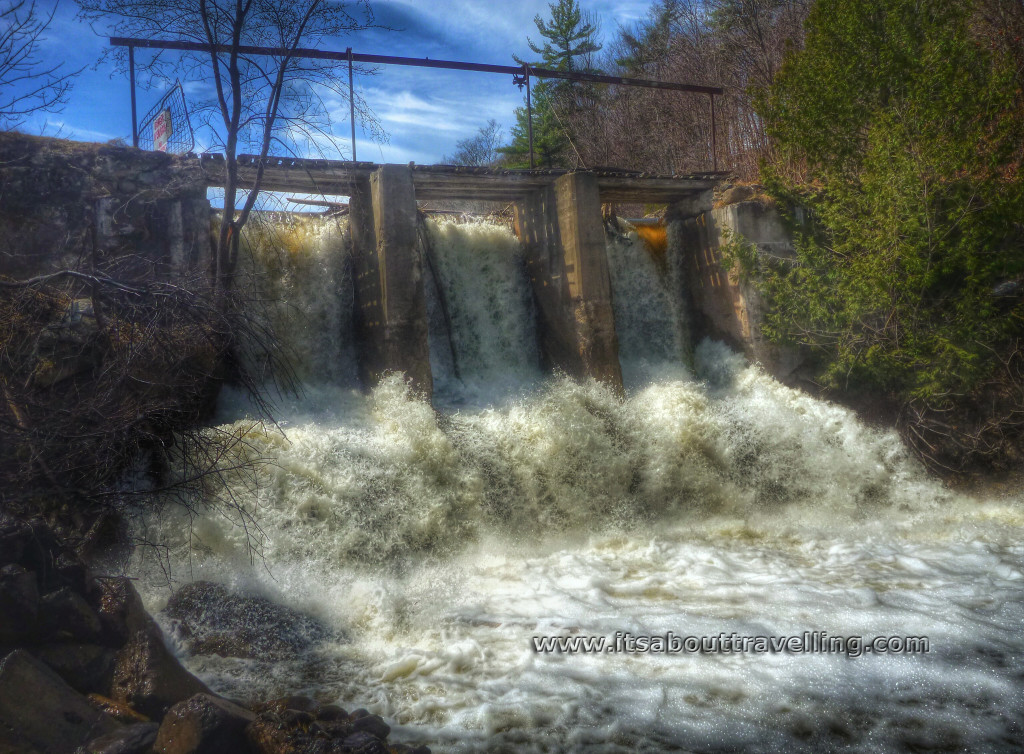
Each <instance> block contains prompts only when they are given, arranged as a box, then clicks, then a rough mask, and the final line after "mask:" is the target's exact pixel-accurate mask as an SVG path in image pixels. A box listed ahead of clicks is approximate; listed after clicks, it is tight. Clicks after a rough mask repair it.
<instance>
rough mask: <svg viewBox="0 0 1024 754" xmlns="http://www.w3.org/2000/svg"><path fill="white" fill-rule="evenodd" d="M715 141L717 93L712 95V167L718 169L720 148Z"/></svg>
mask: <svg viewBox="0 0 1024 754" xmlns="http://www.w3.org/2000/svg"><path fill="white" fill-rule="evenodd" d="M716 146H717V142H716V141H715V95H713V94H712V95H711V169H712V170H715V171H717V170H718V150H717V149H716Z"/></svg>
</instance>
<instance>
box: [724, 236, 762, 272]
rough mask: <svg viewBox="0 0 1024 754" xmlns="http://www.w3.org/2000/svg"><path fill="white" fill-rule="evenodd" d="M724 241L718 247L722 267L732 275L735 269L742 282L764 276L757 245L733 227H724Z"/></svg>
mask: <svg viewBox="0 0 1024 754" xmlns="http://www.w3.org/2000/svg"><path fill="white" fill-rule="evenodd" d="M721 233H722V242H721V244H720V245H719V247H718V253H719V254H720V255H721V264H722V269H723V270H725V272H726V274H729V275H731V274H732V273H733V271H734V270H735V272H736V276H737V278H738V279H739V281H740V282H741V283H748V282H750V281H751V280H754V279H757V278H759V277H761V276H762V274H763V273H762V272H761V266H760V264H759V261H760V260H759V256H758V251H757V247H756V246H755V245H754V244H752V243H751V242H750V241H748V240H747V239H746V238H744V237H743V236H742V235H741V234H739V233H737V232H736V231H734V230H733V229H732V228H729V227H723V228H722V230H721Z"/></svg>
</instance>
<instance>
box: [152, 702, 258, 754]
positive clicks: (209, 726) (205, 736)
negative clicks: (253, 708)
mask: <svg viewBox="0 0 1024 754" xmlns="http://www.w3.org/2000/svg"><path fill="white" fill-rule="evenodd" d="M255 719H256V716H255V715H254V714H253V713H252V712H250V711H249V710H247V709H245V708H243V707H239V706H238V705H236V704H232V703H231V702H229V701H227V700H225V699H219V698H217V697H215V696H211V695H210V694H196V695H195V696H193V697H192V698H190V699H188V700H186V701H184V702H180V703H178V704H176V705H174V706H173V707H172V708H171V709H170V711H168V713H167V716H166V717H164V720H163V722H162V723H161V724H160V730H159V732H158V733H157V736H156V743H155V744H154V745H153V750H154V751H155V752H159V754H222V753H223V752H231V753H232V754H244V752H249V751H252V747H251V746H250V745H249V742H248V741H247V739H246V735H245V730H246V726H247V725H249V724H250V723H252V722H253V721H254V720H255Z"/></svg>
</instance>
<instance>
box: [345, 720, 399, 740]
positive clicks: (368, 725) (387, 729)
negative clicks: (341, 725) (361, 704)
mask: <svg viewBox="0 0 1024 754" xmlns="http://www.w3.org/2000/svg"><path fill="white" fill-rule="evenodd" d="M352 727H353V728H355V729H356V731H363V732H366V733H369V734H370V735H372V736H376V737H377V738H379V739H381V740H382V741H383V740H384V739H385V738H387V737H388V734H390V733H391V726H390V725H388V724H387V723H386V722H384V718H382V717H381V716H380V715H367V716H365V717H358V718H355V719H353V720H352Z"/></svg>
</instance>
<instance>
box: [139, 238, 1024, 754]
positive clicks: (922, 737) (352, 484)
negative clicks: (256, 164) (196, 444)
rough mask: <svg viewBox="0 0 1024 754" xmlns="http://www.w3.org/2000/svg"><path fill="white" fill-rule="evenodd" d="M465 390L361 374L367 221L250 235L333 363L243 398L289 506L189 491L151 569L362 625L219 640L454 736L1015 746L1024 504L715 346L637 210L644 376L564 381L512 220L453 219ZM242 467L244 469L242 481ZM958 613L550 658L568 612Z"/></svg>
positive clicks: (151, 585) (148, 590) (631, 340)
mask: <svg viewBox="0 0 1024 754" xmlns="http://www.w3.org/2000/svg"><path fill="white" fill-rule="evenodd" d="M426 235H427V237H428V246H429V249H428V253H429V254H430V255H431V261H432V264H431V265H429V267H428V270H427V278H428V279H427V281H426V288H427V295H428V312H429V314H430V319H431V327H430V339H431V361H432V367H433V371H434V379H435V400H434V405H433V406H431V404H430V403H429V402H428V401H426V400H425V399H423V398H422V397H420V396H417V395H415V394H414V393H412V392H411V391H410V390H409V388H408V387H407V386H406V384H405V382H404V381H403V379H402V376H401V375H391V376H389V377H388V378H386V379H385V380H384V381H383V382H382V383H381V384H380V385H379V386H377V387H376V388H375V389H373V390H372V391H371V392H369V393H364V392H363V391H362V390H360V389H359V386H358V384H357V382H356V377H355V374H356V370H355V368H354V364H355V345H354V342H353V339H352V335H351V327H352V323H351V306H352V291H351V279H350V273H349V272H347V267H346V259H347V248H348V237H347V231H346V229H345V226H344V223H343V222H340V221H333V220H303V219H294V218H293V219H290V220H284V219H279V221H278V222H277V224H276V225H275V228H274V229H273V230H272V231H271V230H267V231H265V232H262V233H257V232H255V231H250V235H249V242H250V246H251V257H250V260H249V265H250V268H251V269H250V271H251V273H252V281H253V282H252V285H253V286H254V290H255V291H257V292H259V293H260V296H258V297H255V296H254V298H260V299H262V300H264V301H265V302H266V304H265V305H263V306H261V307H260V308H259V310H258V311H257V310H256V309H254V311H253V313H252V316H254V317H266V318H267V319H268V321H269V322H270V323H271V324H272V325H273V326H274V327H275V329H276V330H277V331H278V332H279V333H280V334H281V336H282V338H283V339H284V340H285V341H286V343H287V345H288V346H289V347H290V348H291V349H292V353H293V357H294V362H295V363H296V365H297V367H296V368H297V372H298V375H299V378H300V380H301V381H302V384H303V391H302V394H301V395H300V396H297V397H295V396H291V397H289V396H287V395H286V396H283V397H282V398H281V399H280V400H279V401H278V408H277V412H276V414H275V417H276V418H277V420H278V423H277V424H276V425H275V424H270V423H263V422H260V421H257V420H254V418H253V416H254V414H253V412H252V409H251V407H250V406H249V405H247V403H246V402H245V400H244V399H243V398H242V397H241V396H239V395H237V394H234V393H231V392H228V393H226V394H225V395H224V396H222V398H221V401H220V405H219V409H218V411H219V415H218V423H219V424H221V426H222V428H224V429H229V430H234V431H238V432H241V433H244V435H245V437H246V439H247V441H248V442H247V444H246V445H245V446H242V447H243V450H242V452H245V453H249V454H252V455H253V456H259V457H261V458H264V459H266V460H268V461H269V462H270V463H269V464H268V465H266V466H265V467H263V470H262V471H261V474H260V478H259V485H258V488H253V487H252V486H251V485H249V484H248V483H247V482H246V480H244V479H239V480H238V482H237V487H236V488H235V489H233V490H230V491H231V492H233V493H234V496H235V499H236V500H237V501H238V502H239V504H241V505H242V506H244V508H245V510H246V511H247V512H248V513H249V514H251V516H252V518H253V520H255V521H256V522H258V524H259V527H260V528H259V529H258V530H254V529H253V528H252V527H251V526H246V527H243V526H242V525H241V523H240V521H239V519H238V517H237V515H236V514H234V513H233V512H232V511H230V510H227V509H223V508H219V507H217V506H215V505H211V506H210V508H209V510H207V511H205V512H204V513H202V515H199V516H198V517H192V516H191V514H189V513H188V512H185V511H181V510H178V509H175V508H168V509H166V510H165V511H163V512H162V513H161V514H160V515H154V516H152V517H151V518H149V519H148V520H147V521H146V522H145V524H144V527H145V528H147V529H148V531H144V532H142V533H143V534H145V536H146V537H147V538H148V539H150V540H151V541H161V542H163V543H165V544H166V545H167V548H168V549H167V551H166V554H167V559H166V560H162V561H158V560H157V559H154V558H152V557H148V558H147V557H142V556H140V557H139V558H137V559H136V560H135V561H134V562H133V564H132V566H131V567H132V569H133V571H134V574H133V575H135V576H137V577H138V578H139V579H140V581H139V583H140V585H141V588H142V591H143V594H144V597H145V599H146V602H147V607H149V609H150V610H151V611H153V612H154V613H155V614H156V615H157V617H158V619H159V620H161V622H162V623H163V624H164V627H165V628H167V629H168V631H169V632H170V633H171V634H172V635H173V629H174V626H173V625H171V623H170V622H169V621H167V620H166V619H165V618H163V617H162V616H161V615H160V612H159V611H160V610H161V609H162V607H163V605H164V603H165V602H166V600H167V598H168V596H169V594H170V588H169V585H168V580H167V575H166V574H167V570H166V569H167V567H168V566H169V567H170V572H171V575H172V578H173V579H174V582H175V583H176V584H180V583H182V582H187V581H191V580H199V579H205V580H210V581H215V582H219V583H222V584H225V585H227V586H228V587H230V588H232V589H234V590H237V591H241V592H246V593H257V594H262V595H266V596H268V597H270V598H271V599H273V600H274V601H276V602H279V603H281V604H285V605H288V606H289V607H293V608H296V609H298V610H301V611H303V612H306V613H308V614H310V615H312V616H314V617H316V618H318V619H319V620H320V621H322V622H323V623H325V624H326V625H328V626H330V627H331V628H332V629H333V630H334V632H335V638H333V639H331V640H328V641H325V642H322V643H320V644H317V645H316V646H315V647H314V648H313V649H311V650H310V651H309V652H308V653H307V654H304V655H302V656H300V657H298V658H295V659H290V660H277V661H274V662H269V661H261V660H248V659H246V660H243V659H237V658H223V657H218V656H214V655H193V654H191V653H190V648H189V645H188V642H187V641H185V640H182V639H177V640H176V641H177V644H176V647H175V648H176V650H177V651H178V652H179V653H180V654H181V655H182V656H183V659H184V660H185V662H186V665H187V666H188V668H189V669H190V670H191V671H193V672H194V673H196V674H197V675H199V676H200V677H201V678H202V679H203V680H204V681H206V682H207V683H208V684H209V685H210V686H211V688H213V689H214V690H216V691H218V692H219V693H222V694H224V695H226V696H229V697H237V698H242V699H248V700H253V699H262V698H268V697H273V696H275V695H282V694H284V693H300V692H301V693H308V694H311V695H314V696H316V697H318V698H319V699H321V700H323V701H330V702H337V703H339V704H341V705H342V706H345V707H346V708H347V709H354V708H356V707H365V708H367V709H369V710H370V711H371V712H375V713H378V714H381V715H383V716H384V717H385V718H387V719H388V721H389V722H390V723H391V724H392V726H393V728H394V729H395V732H394V733H393V738H397V739H399V740H401V739H402V737H403V736H406V737H409V738H410V739H412V738H414V739H415V740H417V741H426V742H428V743H430V745H431V746H432V748H433V749H434V750H435V751H442V752H476V751H509V752H512V751H515V752H520V751H523V752H562V751H581V752H582V751H586V752H661V751H680V752H683V751H699V752H712V751H714V752H724V751H742V752H776V751H778V752H782V751H786V752H790V751H792V752H800V751H823V750H825V751H850V752H874V751H894V752H896V751H914V752H916V751H961V750H970V751H1016V750H1019V749H1020V748H1021V747H1022V746H1024V731H1022V725H1024V694H1022V693H1021V691H1022V688H1024V657H1022V648H1024V544H1022V543H1024V538H1022V536H1021V535H1022V533H1024V500H1022V499H1021V497H1020V495H1019V493H1016V492H1015V493H1012V494H1007V495H1004V496H1002V497H1000V496H997V495H995V494H991V495H989V496H988V497H987V498H986V499H976V498H974V497H969V496H966V495H963V494H960V493H957V492H955V491H951V490H949V489H947V488H945V487H943V485H941V484H940V483H939V482H937V481H936V480H935V479H933V478H931V477H929V476H928V475H927V474H926V473H925V472H924V471H923V470H922V469H921V468H920V466H919V465H918V464H917V463H916V462H915V461H914V460H913V458H911V457H910V455H909V454H908V452H907V451H906V449H905V448H904V447H903V446H902V444H901V443H900V441H899V439H898V437H897V436H896V435H895V433H893V432H891V431H885V430H880V429H876V428H872V427H869V426H867V425H866V424H864V423H863V422H861V421H859V420H858V419H857V417H856V416H855V415H854V414H853V413H851V412H850V411H848V410H846V409H844V408H841V407H838V406H836V405H833V404H830V403H828V402H825V401H821V400H818V399H815V398H812V397H810V396H808V395H806V394H804V393H801V392H799V391H797V390H793V389H790V388H788V387H785V386H783V385H782V384H780V383H778V382H777V381H775V380H773V379H772V378H771V377H769V376H768V375H766V374H765V373H764V371H763V370H762V369H761V368H760V366H758V365H752V364H748V363H747V362H746V361H745V359H744V358H743V357H742V356H740V355H738V354H736V353H734V352H732V351H731V350H729V349H728V348H727V347H726V346H724V345H722V344H720V343H716V342H711V341H703V342H700V343H696V344H694V343H692V342H691V340H690V335H689V328H688V324H687V322H686V317H685V306H684V300H685V291H680V290H679V289H678V285H677V284H676V283H674V282H673V278H672V275H671V274H668V273H666V271H665V270H664V269H662V268H661V267H660V266H659V265H658V264H657V263H656V261H655V260H653V259H652V258H651V255H650V254H648V253H647V250H646V247H645V246H644V244H643V242H642V241H640V240H639V239H638V238H637V236H636V234H635V233H633V232H631V231H629V230H628V228H624V229H623V230H622V231H621V232H616V233H611V234H610V235H609V241H608V254H609V266H610V271H611V276H612V283H613V294H614V306H615V316H616V326H617V332H618V337H619V341H620V352H621V357H622V363H623V373H624V376H625V379H626V396H625V397H624V398H623V397H620V396H617V395H616V394H615V393H614V392H613V391H612V390H610V389H608V388H607V387H604V386H602V385H600V384H597V383H595V382H589V383H584V384H577V383H575V382H573V381H571V380H569V379H568V378H565V377H563V376H558V375H555V376H551V375H546V374H544V372H543V370H542V369H541V367H540V355H539V349H538V346H537V339H536V313H535V311H534V310H533V303H532V299H531V295H530V289H529V281H528V280H527V278H526V276H525V272H524V270H523V265H522V260H521V258H520V254H521V251H520V249H519V245H518V242H517V241H516V239H515V237H514V236H513V235H512V234H511V233H510V232H509V230H508V229H507V228H504V227H501V226H499V225H488V224H485V223H481V222H476V223H458V222H448V221H439V222H435V221H433V220H430V221H428V222H427V226H426ZM230 485H231V482H230V481H229V486H230ZM822 632H824V634H826V635H828V636H835V637H862V638H863V639H864V640H865V641H868V640H871V639H873V638H875V637H927V639H928V651H927V652H917V653H908V652H903V653H897V652H886V653H880V652H871V653H867V652H865V653H862V654H861V655H860V656H851V655H850V654H849V653H848V652H837V653H833V654H829V653H825V652H785V651H782V652H754V651H745V652H742V651H733V652H722V651H718V652H710V651H708V652H701V651H697V652H679V653H651V652H625V651H612V652H609V651H604V652H583V651H579V652H538V651H536V650H535V646H536V645H535V641H534V640H535V638H537V637H565V638H570V637H609V639H610V640H614V637H616V636H617V635H618V636H621V635H624V634H628V635H630V636H634V637H636V636H666V635H668V634H672V635H676V636H679V637H698V638H699V637H711V636H715V637H718V636H723V635H724V636H729V635H736V636H740V637H780V636H786V637H788V636H803V635H805V634H808V633H810V634H814V633H817V634H821V633H822Z"/></svg>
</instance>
